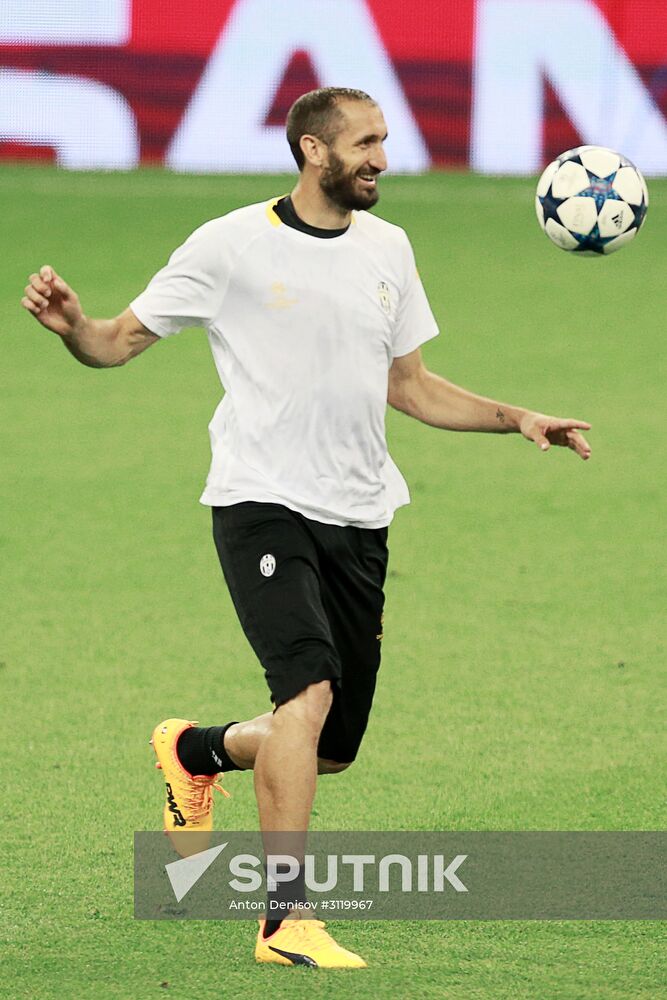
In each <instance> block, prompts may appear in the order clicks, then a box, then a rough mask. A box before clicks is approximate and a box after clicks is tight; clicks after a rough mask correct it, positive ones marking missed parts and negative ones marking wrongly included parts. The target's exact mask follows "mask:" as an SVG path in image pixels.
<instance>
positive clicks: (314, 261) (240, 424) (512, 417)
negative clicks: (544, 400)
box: [22, 88, 590, 967]
mask: <svg viewBox="0 0 667 1000" xmlns="http://www.w3.org/2000/svg"><path fill="white" fill-rule="evenodd" d="M386 137H387V128H386V125H385V121H384V118H383V115H382V111H381V110H380V108H379V107H378V105H377V104H376V103H375V101H373V100H372V99H371V98H370V97H369V96H368V95H367V94H365V93H363V92H361V91H357V90H348V89H343V88H324V89H320V90H315V91H312V92H311V93H308V94H304V95H303V96H302V97H300V98H299V99H298V100H297V101H296V102H295V104H294V105H293V106H292V108H291V110H290V112H289V115H288V119H287V140H288V142H289V145H290V148H291V150H292V153H293V155H294V158H295V160H296V162H297V166H298V168H299V178H298V181H297V183H296V186H295V188H294V190H293V191H292V193H291V195H287V196H284V197H278V198H274V199H272V200H271V201H270V202H268V203H266V204H257V205H250V206H247V207H244V208H240V209H237V210H236V211H233V212H230V213H229V214H228V215H226V216H223V217H222V218H219V219H214V220H213V221H211V222H208V223H206V224H205V225H203V226H202V227H201V228H199V229H197V230H196V231H195V232H194V233H193V234H192V235H191V236H190V237H189V239H187V240H186V242H185V243H184V244H183V245H182V246H181V247H180V248H179V249H177V250H176V251H175V252H174V253H173V254H172V256H171V258H170V260H169V262H168V264H167V265H166V266H165V267H163V268H162V270H160V271H159V272H158V273H157V274H156V275H155V277H154V278H153V279H152V281H151V282H150V284H149V285H148V287H147V288H146V290H145V291H144V292H142V293H141V294H140V295H139V296H138V298H136V299H135V300H134V301H133V302H132V303H131V304H130V306H129V307H128V308H127V309H125V311H124V312H122V313H120V315H118V316H117V317H116V318H115V319H102V320H100V319H90V318H89V317H88V316H86V315H85V314H84V312H83V311H82V308H81V306H80V304H79V298H78V296H77V294H76V293H75V292H74V290H73V289H72V288H70V287H69V285H68V284H67V283H66V282H65V281H64V279H63V278H62V277H61V276H60V275H59V274H57V273H56V271H55V270H54V269H53V267H51V266H49V265H45V266H44V267H42V268H41V269H40V272H39V273H38V274H32V275H31V276H30V280H29V284H28V285H27V287H26V289H25V297H24V298H23V299H22V304H23V306H24V307H25V308H26V309H27V310H28V311H29V312H31V313H32V314H33V315H34V316H35V317H36V319H38V320H39V322H40V323H42V324H43V326H45V327H46V328H47V329H49V330H52V331H53V332H54V333H56V334H58V335H59V336H60V337H61V338H62V340H63V343H64V344H65V346H66V347H67V348H68V350H69V351H70V352H71V353H72V354H73V355H74V357H75V358H76V359H77V360H78V361H80V362H82V363H83V364H85V365H89V366H91V367H111V366H114V365H123V364H125V363H126V362H127V361H129V360H130V359H131V358H134V357H136V356H137V355H138V354H140V353H141V352H142V351H144V350H145V349H146V348H147V347H150V346H151V345H152V344H155V343H157V342H158V341H159V340H161V339H162V338H164V337H170V336H172V335H173V334H176V333H178V332H179V331H180V330H181V329H183V328H184V327H190V326H201V327H204V328H205V329H206V331H207V334H208V338H209V342H210V345H211V349H212V353H213V358H214V361H215V364H216V367H217V370H218V374H219V376H220V381H221V382H222V385H223V387H224V390H225V395H224V399H223V400H222V402H221V403H220V405H219V406H218V408H217V410H216V412H215V415H214V417H213V420H212V422H211V424H210V428H209V429H210V436H211V445H212V452H213V456H212V464H211V469H210V473H209V476H208V480H207V483H206V488H205V490H204V493H203V496H202V502H203V503H204V504H207V505H210V507H211V508H212V516H213V536H214V540H215V544H216V548H217V552H218V556H219V558H220V563H221V566H222V570H223V573H224V575H225V579H226V581H227V585H228V587H229V590H230V593H231V596H232V599H233V602H234V605H235V608H236V611H237V613H238V617H239V619H240V622H241V625H242V627H243V630H244V632H245V634H246V636H247V637H248V639H249V641H250V643H251V645H252V647H253V649H254V651H255V653H256V654H257V657H258V659H259V660H260V662H261V664H262V666H263V668H264V671H265V674H266V680H267V683H268V686H269V689H270V692H271V700H272V702H273V706H274V708H273V712H266V713H265V714H263V715H259V716H258V717H257V718H255V719H251V720H250V721H244V722H237V721H227V722H226V723H225V724H224V725H218V726H208V727H199V726H198V725H197V724H195V723H192V722H190V721H188V720H186V719H178V718H174V719H167V720H166V721H165V722H162V723H161V724H159V725H158V726H156V728H155V730H154V732H153V738H152V743H153V746H154V750H155V752H156V754H157V758H158V760H157V766H158V767H161V769H162V774H163V776H164V778H165V782H166V793H167V798H166V803H165V806H164V823H165V828H166V829H167V831H168V832H169V833H170V834H172V835H174V842H175V843H176V841H177V837H176V835H178V834H180V835H181V839H182V835H183V834H184V833H189V834H190V836H194V835H195V834H199V835H200V836H201V835H203V837H204V840H201V839H199V840H195V841H191V843H192V844H193V845H195V847H194V848H193V849H201V848H202V847H203V846H205V843H206V838H207V837H208V832H209V831H210V830H211V829H212V808H213V801H212V800H213V794H212V793H213V790H214V789H215V788H216V787H219V786H217V785H216V779H217V778H218V776H219V775H220V774H221V772H225V771H230V770H250V769H252V770H254V781H255V793H256V796H257V804H258V809H259V819H260V825H261V829H262V831H264V832H265V833H266V834H267V836H268V835H269V834H270V832H271V831H296V832H297V833H300V835H301V836H302V838H304V839H305V831H306V830H307V828H308V823H309V818H310V813H311V806H312V802H313V796H314V793H315V784H316V779H317V775H318V774H323V773H337V772H339V771H343V770H345V768H347V767H349V766H350V764H351V763H352V762H353V761H354V759H355V757H356V755H357V751H358V749H359V745H360V743H361V740H362V737H363V734H364V731H365V729H366V724H367V720H368V714H369V711H370V708H371V703H372V700H373V692H374V689H375V682H376V674H377V671H378V667H379V665H380V640H381V638H382V609H383V601H384V597H383V585H384V580H385V574H386V568H387V528H388V525H389V523H390V522H391V520H392V517H393V515H394V511H395V510H396V508H397V507H400V506H401V505H403V504H407V503H408V502H409V495H408V490H407V487H406V484H405V482H404V480H403V478H402V476H401V474H400V472H399V471H398V469H397V468H396V466H395V465H394V463H393V462H392V460H391V458H390V457H389V455H388V454H387V448H386V442H385V428H384V421H385V408H386V403H387V401H388V402H389V404H390V405H391V406H393V407H395V408H396V409H398V410H401V411H403V412H404V413H407V414H409V415H410V416H412V417H415V418H416V419H418V420H421V421H423V422H424V423H427V424H431V425H432V426H434V427H441V428H444V429H447V430H455V431H484V432H491V433H494V432H495V433H502V434H507V433H520V434H522V435H523V436H524V437H525V438H527V439H528V440H529V441H532V442H535V444H536V445H537V446H538V447H539V448H541V449H543V450H545V451H546V450H547V449H548V448H549V447H550V446H551V445H562V446H565V447H568V448H570V449H572V450H573V451H574V452H576V453H577V454H578V455H579V456H581V458H583V459H587V458H588V457H589V456H590V448H589V445H588V443H587V442H586V440H585V438H584V437H583V436H582V434H581V431H582V430H585V429H587V428H588V427H589V426H590V425H589V424H587V423H585V422H583V421H580V420H569V419H559V418H556V417H550V416H545V415H543V414H541V413H536V412H533V411H531V410H527V409H524V408H522V407H518V406H509V405H506V404H505V403H500V402H497V401H495V400H491V399H486V398H483V397H480V396H477V395H474V394H473V393H471V392H468V391H467V390H465V389H463V388H460V387H459V386H456V385H453V384H452V383H450V382H448V381H446V380H445V379H443V378H441V377H439V376H438V375H436V374H434V373H432V372H430V371H428V370H427V369H426V367H425V366H424V364H423V361H422V357H421V353H420V347H421V345H422V344H423V343H424V342H425V341H427V340H429V339H430V338H432V337H434V336H436V334H437V332H438V329H437V325H436V322H435V319H434V318H433V315H432V313H431V309H430V307H429V304H428V301H427V298H426V295H425V292H424V289H423V287H422V284H421V282H420V279H419V277H418V275H417V271H416V268H415V261H414V257H413V253H412V249H411V246H410V243H409V241H408V238H407V236H406V234H405V232H404V231H403V230H402V229H400V228H398V227H397V226H394V225H391V224H389V223H388V222H384V221H383V220H382V219H379V218H377V217H376V216H373V215H371V214H370V213H369V212H368V211H367V210H368V209H371V208H372V207H373V206H374V205H375V204H376V203H377V200H378V196H379V192H378V179H379V177H380V175H381V173H382V172H383V171H384V170H385V168H386V166H387V161H386V157H385V151H384V142H385V139H386ZM177 846H178V847H179V849H180V850H181V852H182V853H185V854H187V853H191V851H189V850H188V849H184V848H183V847H182V844H180V845H178V844H177ZM266 846H267V840H266V839H265V847H266ZM302 901H303V886H302V885H301V884H297V886H296V888H294V889H292V894H291V898H289V897H285V896H284V895H283V896H282V897H281V895H280V892H278V894H277V895H276V898H275V899H270V900H269V906H270V909H269V910H268V911H267V919H266V920H262V921H260V928H259V932H258V936H257V943H256V950H255V955H256V958H257V960H258V961H262V962H277V963H280V964H283V965H292V964H306V965H318V966H328V967H363V966H364V965H365V962H364V961H363V959H362V958H360V957H359V956H358V955H355V954H353V953H352V952H350V951H347V950H345V949H344V948H342V947H340V946H339V945H338V944H337V943H336V942H335V941H334V940H333V939H332V938H331V936H330V935H329V934H328V933H327V932H326V931H325V930H324V925H323V924H322V923H321V922H320V921H315V920H306V919H302V917H303V913H304V911H303V910H302V909H300V908H299V905H298V904H299V903H300V902H302ZM273 904H275V906H274V905H273Z"/></svg>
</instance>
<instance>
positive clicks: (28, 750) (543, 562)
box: [0, 168, 667, 1000]
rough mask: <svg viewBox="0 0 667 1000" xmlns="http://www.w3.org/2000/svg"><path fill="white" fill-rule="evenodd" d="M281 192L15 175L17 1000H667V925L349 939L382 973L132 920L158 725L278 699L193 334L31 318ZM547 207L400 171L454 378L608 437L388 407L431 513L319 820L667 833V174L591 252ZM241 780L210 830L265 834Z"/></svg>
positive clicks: (468, 181)
mask: <svg viewBox="0 0 667 1000" xmlns="http://www.w3.org/2000/svg"><path fill="white" fill-rule="evenodd" d="M290 183H291V179H288V178H285V177H283V178H271V177H255V178H240V177H206V178H187V177H178V176H170V175H168V174H166V173H162V172H152V171H146V172H141V173H139V174H136V175H132V176H123V175H109V176H102V175H85V174H83V175H72V174H66V173H61V172H57V171H55V170H51V169H44V168H22V169H19V168H3V169H2V170H0V199H1V200H0V206H1V211H2V220H3V225H2V228H1V230H0V253H1V256H2V262H3V266H2V273H1V274H0V315H1V316H2V342H3V346H2V371H3V392H2V420H1V423H0V428H1V431H0V433H1V434H2V455H3V475H2V477H1V481H0V489H1V491H2V504H3V512H4V513H3V519H2V527H1V529H0V544H1V546H2V547H1V550H0V554H1V559H0V566H1V569H2V584H1V590H2V604H3V626H2V635H1V638H0V642H1V648H0V661H1V663H0V702H1V704H2V747H3V751H2V758H3V765H4V766H3V773H4V781H3V784H4V788H3V805H2V819H1V821H0V825H1V827H2V839H3V848H4V857H3V861H2V875H1V885H2V891H1V892H0V909H1V914H0V942H1V948H0V954H1V966H0V997H7V998H10V1000H19V998H21V1000H22V998H30V1000H47V998H49V1000H70V998H71V1000H74V998H76V1000H88V998H90V1000H93V998H95V1000H107V998H109V1000H111V998H122V1000H148V998H154V997H155V998H160V997H169V998H173V1000H176V998H178V1000H207V998H216V1000H217V998H227V997H240V998H248V1000H255V998H257V1000H264V998H268V997H271V998H275V1000H278V998H290V1000H292V998H308V1000H312V998H317V997H331V998H333V997H336V998H352V997H354V998H355V1000H365V998H373V1000H385V998H389V997H397V998H399V1000H408V998H410V1000H411V998H424V997H429V998H431V997H432V998H436V997H437V998H452V1000H510V998H511V1000H519V998H520V1000H524V998H525V1000H556V998H558V1000H560V998H563V1000H597V998H600V1000H602V998H604V1000H635V998H642V1000H644V998H645V1000H657V998H659V997H666V996H667V989H666V987H665V983H666V982H667V978H666V971H665V965H664V930H663V928H662V925H661V924H658V923H651V922H645V923H640V922H635V923H623V922H617V923H614V922H571V923H567V922H562V923H529V922H524V923H519V922H509V921H508V922H479V923H463V922H457V923H438V922H423V923H399V922H396V923H393V922H392V923H383V922H375V923H373V922H369V923H363V922H353V923H349V924H345V923H341V924H336V923H334V924H333V929H334V931H335V933H336V934H337V936H338V937H339V939H340V940H341V941H342V943H344V944H346V945H348V946H350V947H353V948H354V949H355V950H358V951H360V952H361V954H363V955H364V956H365V957H366V958H367V960H368V962H369V965H370V968H369V969H368V970H366V971H364V972H361V973H356V974H353V973H345V972H342V973H340V972H339V973H335V972H334V973H328V974H327V973H324V972H320V973H312V972H309V971H306V970H301V969H281V968H278V967H256V966H255V965H254V962H253V958H252V947H253V938H254V934H255V925H254V924H252V923H245V922H232V923H225V922H222V923H210V922H181V923H178V922H171V923H170V922H161V923H150V922H137V921H135V920H134V919H133V915H132V908H133V903H132V836H133V831H135V830H142V829H146V830H149V829H159V828H160V822H161V820H160V810H161V802H162V787H161V782H160V781H159V779H158V776H157V775H156V773H155V772H154V771H153V770H152V761H153V758H152V754H151V752H150V748H149V747H148V746H147V740H148V737H149V734H150V730H151V728H152V727H153V725H154V724H155V722H156V721H157V720H159V719H160V718H162V717H164V716H169V715H185V716H188V717H190V718H198V719H201V720H202V721H203V722H205V723H207V724H209V723H214V722H223V721H225V720H227V719H230V718H236V719H238V718H246V717H248V716H250V715H254V714H257V713H258V712H259V711H265V710H267V709H268V708H269V707H270V706H269V702H268V694H267V691H266V689H265V685H264V680H263V677H262V673H261V669H260V668H259V666H258V665H257V664H256V662H255V661H254V658H253V656H252V654H251V652H250V650H249V647H248V646H247V644H246V641H245V639H244V637H243V635H242V633H241V630H240V627H239V626H238V624H237V622H236V619H235V616H234V613H233V609H232V607H231V603H230V600H229V597H228V595H227V593H226V590H225V587H224V583H223V580H222V577H221V574H220V571H219V568H218V564H217V559H216V556H215V552H214V549H213V545H212V543H211V540H210V526H209V514H208V511H207V510H205V509H204V508H202V507H200V506H199V505H198V503H197V498H198V496H199V491H200V488H201V485H202V483H203V480H204V477H205V474H206V471H207V467H208V437H207V433H206V425H207V422H208V420H209V418H210V415H211V413H212V411H213V409H214V406H215V404H216V402H217V400H218V384H217V378H216V375H215V371H214V368H213V364H212V361H211V358H210V355H209V352H208V347H207V345H206V340H205V336H204V334H203V333H202V332H186V333H184V334H183V335H182V336H180V337H177V338H174V339H173V340H170V341H168V342H165V343H162V344H158V345H157V346H156V347H154V348H153V349H152V350H150V351H148V353H147V354H145V355H143V356H142V357H140V358H139V359H137V360H135V361H134V362H132V363H131V364H130V365H129V366H127V367H126V368H121V369H116V370H111V371H95V370H91V369H87V368H84V367H82V366H80V365H78V364H77V363H76V362H75V361H74V360H73V359H72V358H71V357H70V356H69V354H68V353H67V352H66V351H65V350H64V349H63V348H62V346H61V345H60V344H59V343H58V342H57V339H56V338H55V337H54V336H53V335H50V334H48V333H47V332H46V331H44V330H42V328H41V327H39V326H38V325H37V324H36V323H35V322H34V321H33V320H32V319H31V318H30V317H29V316H28V315H27V314H26V313H24V312H23V311H22V310H21V309H20V307H19V300H20V298H21V295H22V289H23V286H24V284H25V282H26V278H27V275H28V274H29V272H30V271H32V270H35V269H37V268H38V266H39V265H40V264H43V263H46V262H49V263H52V264H53V265H54V266H55V267H56V268H57V269H59V270H60V271H61V272H62V274H63V275H64V276H65V277H66V279H67V280H69V281H70V282H71V283H72V284H73V285H74V287H75V288H76V289H77V290H78V291H79V292H80V294H81V298H82V301H83V305H84V309H86V311H87V312H89V313H90V314H92V315H111V314H115V313H117V312H120V311H121V309H123V308H124V307H125V306H126V305H127V303H128V302H129V301H130V299H131V298H132V297H134V295H136V294H137V293H138V292H139V291H140V290H141V289H142V288H143V286H144V284H145V283H146V281H147V280H148V278H149V277H150V276H151V275H152V273H153V272H154V271H155V270H157V268H158V267H159V266H161V264H162V263H163V262H164V260H165V259H166V257H167V255H168V253H169V252H170V251H171V249H172V248H173V247H174V246H176V245H177V244H178V243H179V242H181V241H182V239H183V238H184V237H185V236H186V235H187V234H188V233H189V232H190V231H191V230H192V229H193V228H195V226H197V225H199V224H200V223H201V222H203V221H204V220H206V219H208V218H211V217H213V216H216V215H221V214H223V213H224V212H226V211H228V210H230V209H232V208H234V207H237V206H239V205H242V204H244V203H248V202H250V201H258V200H261V199H264V198H268V197H270V196H271V195H273V194H279V193H282V192H284V191H286V190H288V189H289V186H290ZM533 188H534V182H533V181H531V180H497V179H482V178H476V177H472V176H468V175H457V174H452V175H447V174H440V175H431V176H427V177H421V178H395V179H392V178H388V179H386V181H384V182H383V197H382V200H381V203H380V207H379V212H380V214H382V215H384V216H385V217H386V218H388V219H390V220H391V221H394V222H397V223H399V224H401V225H404V226H405V227H406V228H407V230H408V232H409V233H410V235H411V238H412V241H413V244H414V246H415V250H416V253H417V258H418V262H419V266H420V270H421V273H422V277H423V280H424V283H425V285H426V288H427V290H428V293H429V296H430V299H431V302H432V305H433V308H434V311H435V313H436V316H437V317H438V319H439V321H440V323H441V328H442V335H441V337H439V338H438V340H437V341H434V342H432V343H430V344H428V345H427V347H426V349H425V356H426V359H427V362H428V363H429V365H430V366H431V367H432V368H433V369H434V370H436V371H439V372H440V373H442V374H444V375H445V376H446V377H448V378H450V379H452V380H453V381H456V382H459V383H461V384H463V385H465V386H467V387H468V388H471V389H474V390H476V391H478V392H481V393H485V394H488V395H492V396H495V397H496V398H499V399H501V400H505V401H509V402H516V403H522V404H524V405H528V406H532V407H535V408H537V409H542V410H545V411H547V412H549V411H551V412H555V413H557V414H559V415H563V416H573V417H579V418H582V419H588V420H590V421H591V423H592V424H593V430H592V431H591V434H590V440H591V442H592V445H593V449H594V451H593V458H592V459H591V461H590V462H589V463H587V464H586V463H583V462H581V461H580V460H579V459H577V458H576V457H575V456H574V455H573V454H572V453H570V452H565V451H562V450H558V451H556V450H552V451H551V452H550V453H548V454H547V455H544V454H542V453H540V452H539V451H538V449H537V448H536V447H535V446H533V445H529V444H528V443H527V442H524V441H522V440H520V439H519V438H517V437H510V438H505V437H496V436H492V435H489V436H484V435H455V434H446V433H443V432H439V431H436V430H433V429H431V428H428V427H424V426H420V425H419V424H417V423H416V422H414V421H411V420H409V419H408V418H406V417H404V416H402V415H399V414H396V413H392V414H390V415H389V418H388V433H389V440H390V446H391V448H392V452H393V455H394V457H395V459H396V460H397V462H398V464H399V465H400V466H401V468H402V469H403V471H404V473H405V475H406V477H407V478H408V480H409V482H410V484H411V489H412V495H413V504H412V506H411V507H409V508H407V509H404V510H402V511H400V512H399V513H398V515H397V517H396V520H395V522H394V525H393V528H392V532H391V535H390V543H391V571H390V577H389V580H388V587H387V612H386V628H385V642H384V661H383V668H382V673H381V683H380V686H379V692H378V696H377V702H376V707H375V709H374V713H373V716H372V720H371V724H370V727H369V731H368V734H367V737H366V741H365V743H364V746H363V749H362V753H361V755H360V758H359V761H358V763H357V764H356V765H355V766H354V767H353V768H351V769H350V770H349V771H348V772H347V773H345V774H343V775H340V776H331V777H328V778H325V779H323V780H322V782H321V786H320V790H319V792H318V797H317V801H316V815H315V817H314V827H315V828H316V829H322V830H326V829H339V828H342V827H345V828H349V829H424V830H450V829H451V830H457V829H458V830H514V829H516V830H520V829H525V830H542V829H544V830H602V829H606V830H622V829H658V828H661V827H664V825H665V814H664V770H663V769H662V767H661V765H660V763H659V761H660V755H659V754H658V747H659V742H660V734H661V732H662V730H661V725H662V723H661V718H660V715H661V713H660V705H659V702H660V700H661V699H660V697H659V693H660V688H661V686H662V689H663V690H664V672H663V663H664V643H663V637H662V635H661V629H660V625H661V611H662V608H661V604H660V593H661V591H662V588H663V586H664V554H663V552H661V532H660V528H659V525H660V523H661V521H660V515H661V508H662V504H661V501H662V499H663V497H664V494H665V488H666V486H667V483H666V481H665V480H666V476H665V467H664V461H662V459H661V455H663V456H664V422H665V412H664V405H663V404H664V373H663V371H661V366H660V363H659V359H660V358H661V357H663V356H664V354H663V345H664V321H665V315H666V314H667V284H666V283H665V277H664V276H665V273H666V270H667V240H666V239H665V221H664V220H665V209H666V208H667V183H666V182H657V181H654V182H653V183H652V184H651V196H652V204H651V207H650V209H649V214H648V219H647V223H646V227H645V230H644V231H643V232H642V233H641V235H640V236H639V238H638V239H637V241H636V243H634V244H633V245H632V246H630V247H629V248H627V249H625V250H623V251H621V252H620V253H618V254H617V255H615V256H613V257H610V258H608V259H601V260H590V259H574V258H573V257H572V256H571V255H568V254H565V253H563V252H561V251H560V250H558V249H557V248H556V247H554V246H552V245H551V244H550V243H549V242H548V241H547V240H546V239H545V238H544V237H543V236H542V234H541V233H540V231H539V229H538V226H537V223H536V221H535V217H534V211H533ZM662 540H663V541H664V537H663V539H662ZM661 771H662V775H661ZM228 787H229V789H230V791H231V792H232V795H233V798H232V799H231V800H230V801H229V802H224V801H223V800H222V799H220V800H219V801H218V802H217V815H216V819H217V823H216V825H217V826H219V827H221V828H222V827H224V826H225V825H227V826H228V827H230V828H234V829H238V830H242V829H247V828H251V829H253V828H255V827H256V824H257V820H256V812H255V806H254V798H253V793H252V782H251V778H250V776H249V775H246V774H234V775H231V776H230V777H229V779H228ZM661 948H662V949H663V950H662V953H661ZM661 963H662V964H661Z"/></svg>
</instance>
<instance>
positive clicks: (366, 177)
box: [357, 174, 377, 187]
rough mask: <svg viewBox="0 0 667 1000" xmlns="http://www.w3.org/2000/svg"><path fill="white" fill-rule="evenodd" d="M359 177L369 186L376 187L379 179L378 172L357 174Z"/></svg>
mask: <svg viewBox="0 0 667 1000" xmlns="http://www.w3.org/2000/svg"><path fill="white" fill-rule="evenodd" d="M357 177H358V178H359V180H360V181H362V182H363V183H364V184H367V185H368V187H375V184H376V181H377V174H357Z"/></svg>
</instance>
